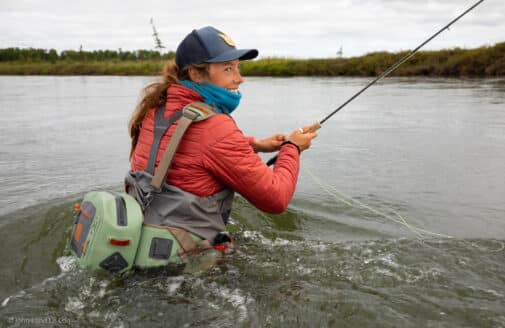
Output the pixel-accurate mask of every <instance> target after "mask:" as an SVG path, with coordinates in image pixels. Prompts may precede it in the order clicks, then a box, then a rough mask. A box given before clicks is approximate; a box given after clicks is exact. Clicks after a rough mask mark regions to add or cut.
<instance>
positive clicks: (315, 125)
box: [302, 122, 321, 133]
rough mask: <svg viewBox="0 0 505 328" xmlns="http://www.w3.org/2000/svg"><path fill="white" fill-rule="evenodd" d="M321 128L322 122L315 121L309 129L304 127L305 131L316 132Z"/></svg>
mask: <svg viewBox="0 0 505 328" xmlns="http://www.w3.org/2000/svg"><path fill="white" fill-rule="evenodd" d="M320 128H321V123H319V122H315V123H313V124H312V125H310V126H309V127H308V128H307V129H302V130H303V133H308V132H311V133H312V132H316V131H317V130H319V129H320Z"/></svg>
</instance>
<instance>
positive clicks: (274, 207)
mask: <svg viewBox="0 0 505 328" xmlns="http://www.w3.org/2000/svg"><path fill="white" fill-rule="evenodd" d="M211 130H212V131H209V134H208V137H209V139H207V140H208V144H207V147H205V150H204V156H203V159H202V160H203V162H204V165H205V167H206V168H207V169H208V170H209V171H210V172H211V173H212V174H213V175H214V176H215V177H216V178H217V179H218V180H220V181H221V182H222V183H223V184H224V185H226V186H228V187H229V188H231V189H233V190H235V191H236V192H238V193H240V194H241V195H242V196H243V197H244V198H246V199H247V200H248V201H249V202H251V203H252V204H253V205H254V206H255V207H257V208H259V209H260V210H262V211H264V212H267V213H272V214H278V213H281V212H283V211H284V210H285V209H286V208H287V206H288V204H289V202H290V200H291V198H292V196H293V193H294V192H295V187H296V182H297V179H298V171H299V154H298V150H297V149H296V147H295V146H293V145H285V146H283V147H282V148H281V150H280V152H279V156H278V159H277V162H276V164H275V166H274V168H273V170H272V169H270V168H269V167H268V166H266V164H265V163H264V162H263V161H262V160H261V158H260V157H259V156H258V155H257V154H256V153H255V152H254V150H253V149H252V147H251V145H250V140H249V139H248V138H247V137H245V136H244V135H243V134H242V132H241V131H240V130H239V129H238V128H237V126H236V125H235V123H234V122H233V120H232V119H231V118H229V119H222V120H221V122H220V124H219V125H218V126H216V127H215V128H213V129H211Z"/></svg>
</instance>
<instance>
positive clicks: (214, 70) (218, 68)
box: [204, 59, 244, 93]
mask: <svg viewBox="0 0 505 328" xmlns="http://www.w3.org/2000/svg"><path fill="white" fill-rule="evenodd" d="M204 81H205V82H209V83H212V84H215V85H217V86H219V87H221V88H225V89H227V90H229V91H231V92H234V93H237V92H238V87H239V85H240V84H241V83H242V82H244V79H243V78H242V75H240V61H239V60H238V59H236V60H232V61H228V62H223V63H211V64H209V71H208V75H207V76H206V77H204Z"/></svg>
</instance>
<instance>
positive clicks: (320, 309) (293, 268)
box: [0, 76, 505, 327]
mask: <svg viewBox="0 0 505 328" xmlns="http://www.w3.org/2000/svg"><path fill="white" fill-rule="evenodd" d="M150 80H152V78H150V77H12V76H2V77H0V114H1V115H0V126H1V129H0V140H1V143H0V167H1V170H0V181H1V184H2V186H1V189H0V244H1V247H0V263H1V266H0V302H1V305H0V326H2V327H3V326H13V327H25V326H44V325H45V326H71V327H91V326H96V327H138V326H141V325H142V326H149V327H151V326H153V327H158V326H165V327H505V310H504V309H505V274H504V272H505V250H504V243H505V201H504V200H505V183H504V182H505V80H503V79H471V80H461V79H421V78H389V79H386V80H385V81H383V82H380V83H379V84H378V85H376V86H374V87H372V88H370V89H369V90H367V91H366V92H365V93H364V94H363V95H362V96H360V97H359V98H357V99H356V100H355V101H353V102H352V103H351V104H350V105H348V106H347V107H346V108H344V109H343V110H342V111H341V112H340V113H338V114H337V115H335V116H334V117H333V118H332V119H331V120H329V121H327V122H326V123H325V124H324V125H323V128H322V129H321V130H320V131H319V137H318V138H317V139H316V140H315V141H314V144H313V147H312V148H311V149H310V150H308V151H306V152H304V153H303V154H302V170H301V174H300V178H299V184H298V186H297V191H296V193H295V196H294V198H293V200H292V202H291V204H290V206H289V208H288V210H287V211H286V212H285V213H283V214H281V215H267V214H265V213H262V212H260V211H258V210H256V209H255V208H253V207H252V206H251V205H250V204H249V203H247V201H245V200H244V199H242V198H240V197H237V198H236V200H235V204H234V210H233V213H232V217H233V220H232V223H231V224H230V226H229V230H230V231H231V232H232V233H233V234H234V236H235V238H236V240H237V244H238V249H237V252H236V253H235V254H233V255H231V256H228V257H227V258H226V259H225V260H224V261H223V263H220V265H218V266H217V267H214V268H212V269H209V270H206V271H199V272H195V273H183V274H180V273H179V274H176V273H173V272H165V271H158V272H139V273H136V274H133V275H129V276H127V277H111V276H108V275H100V274H92V273H88V272H82V271H80V270H79V269H77V268H76V263H75V261H74V260H73V259H72V258H71V257H70V254H69V250H68V246H67V243H68V238H69V228H70V226H71V224H72V222H73V221H72V219H73V215H74V212H73V209H72V206H73V204H74V203H76V202H78V201H79V200H80V199H82V197H83V195H84V194H85V193H86V192H87V191H91V190H98V189H107V190H120V189H121V183H122V178H123V175H124V173H125V172H126V171H127V170H128V152H129V140H128V134H127V128H126V125H127V121H128V118H129V115H130V114H131V111H132V109H133V108H134V106H135V104H136V102H137V101H138V97H139V91H140V89H141V88H142V86H143V85H145V84H146V83H148V82H149V81H150ZM367 82H368V80H367V79H362V78H276V79H272V78H248V79H246V82H245V83H244V85H243V87H242V88H241V90H242V93H243V99H242V103H241V106H240V108H239V109H238V110H237V111H236V112H235V113H234V118H235V119H236V121H237V124H238V125H239V126H240V127H241V129H242V130H243V132H244V133H245V134H247V135H254V136H257V137H265V136H268V135H271V134H273V133H275V132H285V133H288V132H290V131H291V130H294V129H295V128H297V127H299V126H302V125H305V124H309V123H312V122H314V121H316V120H320V119H322V118H323V117H324V116H325V115H326V114H328V113H329V112H331V110H333V109H334V108H336V107H338V106H339V105H340V104H341V103H342V102H343V101H345V100H346V99H347V98H348V97H350V96H351V95H352V94H354V93H355V92H356V91H358V90H359V89H360V88H361V87H363V86H364V85H365V84H366V83H367ZM264 158H265V159H267V158H268V156H264Z"/></svg>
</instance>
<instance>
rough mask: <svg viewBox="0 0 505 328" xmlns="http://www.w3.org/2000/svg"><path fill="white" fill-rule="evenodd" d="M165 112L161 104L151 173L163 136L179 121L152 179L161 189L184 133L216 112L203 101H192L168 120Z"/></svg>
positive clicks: (149, 163)
mask: <svg viewBox="0 0 505 328" xmlns="http://www.w3.org/2000/svg"><path fill="white" fill-rule="evenodd" d="M158 112H161V114H159V113H158ZM164 112H165V106H161V107H160V108H158V109H157V111H156V117H155V124H154V126H155V128H154V140H153V145H152V146H151V154H150V156H149V162H148V169H152V171H148V172H149V173H151V174H152V172H153V171H154V162H156V155H157V153H158V148H159V145H160V142H161V138H162V137H163V135H164V134H165V132H166V131H167V130H168V128H169V127H170V126H171V125H172V124H173V123H175V121H177V120H178V119H179V123H178V124H177V127H176V128H175V131H174V133H173V134H172V137H171V138H170V141H169V142H168V145H167V148H166V149H165V151H164V152H163V156H162V158H161V160H160V163H159V164H158V168H157V170H156V173H155V174H154V176H153V179H152V180H151V186H153V187H154V188H155V190H160V189H161V186H162V185H163V183H164V182H165V180H166V178H167V174H168V170H169V169H170V165H171V164H172V159H173V158H174V155H175V153H176V152H177V148H179V144H180V143H181V140H182V137H183V136H184V133H185V132H186V130H187V129H188V128H189V126H190V125H191V124H192V123H193V122H199V121H203V120H206V119H207V118H209V117H211V116H212V115H214V114H215V113H216V112H215V110H214V108H213V107H211V106H209V105H207V104H206V103H203V102H192V103H190V104H189V105H186V106H185V107H184V108H183V109H182V110H180V111H178V112H176V113H175V114H173V115H172V116H171V117H170V118H169V119H168V120H166V121H165V120H164V118H163V115H164ZM174 117H175V118H174ZM153 153H154V155H153ZM152 158H154V159H152ZM151 162H153V163H151ZM151 165H152V168H151Z"/></svg>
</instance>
